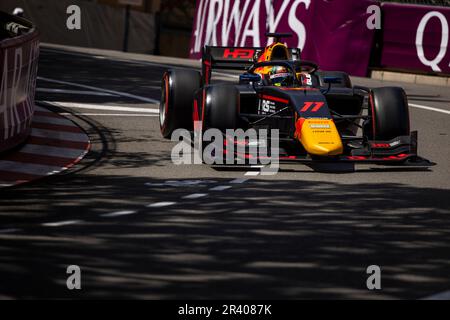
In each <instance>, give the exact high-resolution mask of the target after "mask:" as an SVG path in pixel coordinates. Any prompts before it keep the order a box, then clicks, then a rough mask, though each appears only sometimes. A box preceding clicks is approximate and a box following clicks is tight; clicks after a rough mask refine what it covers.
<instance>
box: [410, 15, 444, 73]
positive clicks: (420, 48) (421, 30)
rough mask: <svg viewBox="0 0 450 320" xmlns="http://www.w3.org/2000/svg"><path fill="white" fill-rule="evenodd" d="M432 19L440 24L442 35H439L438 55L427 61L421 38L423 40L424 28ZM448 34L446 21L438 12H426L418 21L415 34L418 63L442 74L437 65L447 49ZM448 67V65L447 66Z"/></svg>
mask: <svg viewBox="0 0 450 320" xmlns="http://www.w3.org/2000/svg"><path fill="white" fill-rule="evenodd" d="M432 18H438V19H439V21H440V22H441V27H442V35H441V45H440V49H439V53H438V54H437V55H436V57H435V58H434V59H432V60H428V59H427V57H425V52H424V48H423V38H424V32H425V28H426V27H427V24H428V22H429V21H430V20H431V19H432ZM448 33H449V27H448V21H447V19H446V18H445V16H444V15H443V14H442V13H440V12H438V11H431V12H428V13H427V14H426V15H425V16H424V17H423V18H422V20H421V21H420V24H419V27H418V29H417V34H416V48H417V56H418V57H419V59H420V62H422V63H423V64H424V65H426V66H428V67H431V69H433V71H434V72H442V69H441V68H440V67H439V64H440V63H441V62H442V60H443V59H444V57H445V55H446V53H447V48H448ZM449 67H450V64H449Z"/></svg>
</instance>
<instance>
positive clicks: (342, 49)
mask: <svg viewBox="0 0 450 320" xmlns="http://www.w3.org/2000/svg"><path fill="white" fill-rule="evenodd" d="M376 3H377V2H375V1H373V0H333V1H328V0H314V1H311V0H295V1H284V0H271V1H263V0H256V1H253V0H245V1H237V0H197V7H196V15H195V21H194V28H193V32H192V39H191V52H190V54H191V58H195V59H198V58H200V57H201V49H202V47H203V46H204V45H206V44H208V45H212V46H215V45H216V46H217V45H218V46H239V47H241V46H250V47H261V46H265V45H266V44H267V39H266V37H265V34H266V32H289V33H292V34H293V35H294V37H293V38H291V39H286V43H287V44H288V45H289V46H290V47H295V48H300V49H302V58H303V59H308V60H313V61H315V62H317V63H318V64H319V65H320V66H321V67H322V69H325V70H340V71H346V72H348V73H350V74H352V75H358V76H366V75H367V69H368V65H369V59H370V54H371V49H372V45H373V37H374V30H370V29H369V28H368V27H367V20H368V19H369V18H370V14H369V13H367V9H368V8H369V6H371V5H373V4H376Z"/></svg>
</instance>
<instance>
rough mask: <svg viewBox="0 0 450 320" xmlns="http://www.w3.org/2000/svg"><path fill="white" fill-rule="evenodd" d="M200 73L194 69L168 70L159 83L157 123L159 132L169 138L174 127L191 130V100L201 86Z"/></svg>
mask: <svg viewBox="0 0 450 320" xmlns="http://www.w3.org/2000/svg"><path fill="white" fill-rule="evenodd" d="M201 81H202V80H201V74H200V72H197V71H194V70H184V69H171V70H168V71H167V72H166V73H165V74H164V76H163V80H162V83H161V101H160V106H159V124H160V130H161V134H162V135H163V137H164V138H167V139H169V138H170V137H171V135H172V133H173V131H175V130H176V129H181V128H184V129H188V130H192V102H193V100H194V94H195V92H196V91H197V90H198V89H200V87H201Z"/></svg>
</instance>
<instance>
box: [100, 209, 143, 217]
mask: <svg viewBox="0 0 450 320" xmlns="http://www.w3.org/2000/svg"><path fill="white" fill-rule="evenodd" d="M135 213H136V211H132V210H124V211H117V212H112V213H106V214H102V215H101V217H104V218H114V217H121V216H129V215H131V214H135Z"/></svg>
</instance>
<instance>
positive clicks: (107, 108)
mask: <svg viewBox="0 0 450 320" xmlns="http://www.w3.org/2000/svg"><path fill="white" fill-rule="evenodd" d="M42 102H44V103H46V104H53V105H56V106H59V107H65V108H75V109H89V110H103V111H130V112H136V113H153V114H156V113H158V114H159V110H158V109H151V108H131V107H120V106H105V105H98V104H89V103H75V102H57V101H52V102H48V101H42Z"/></svg>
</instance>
